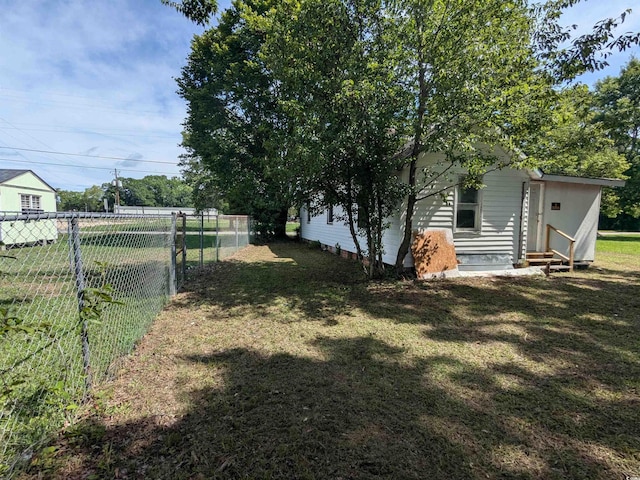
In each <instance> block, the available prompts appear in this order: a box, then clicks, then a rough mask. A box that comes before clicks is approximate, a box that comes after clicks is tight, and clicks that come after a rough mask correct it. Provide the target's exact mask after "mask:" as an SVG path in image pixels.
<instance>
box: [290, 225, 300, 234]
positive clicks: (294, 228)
mask: <svg viewBox="0 0 640 480" xmlns="http://www.w3.org/2000/svg"><path fill="white" fill-rule="evenodd" d="M298 228H300V222H287V233H295V232H296V230H297V229H298Z"/></svg>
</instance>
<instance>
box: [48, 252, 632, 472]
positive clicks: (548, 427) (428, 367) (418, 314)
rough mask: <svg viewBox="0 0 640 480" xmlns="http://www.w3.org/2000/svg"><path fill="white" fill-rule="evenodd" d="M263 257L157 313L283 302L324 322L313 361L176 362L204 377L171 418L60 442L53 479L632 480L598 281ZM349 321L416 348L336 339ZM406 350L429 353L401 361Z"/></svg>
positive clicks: (225, 352)
mask: <svg viewBox="0 0 640 480" xmlns="http://www.w3.org/2000/svg"><path fill="white" fill-rule="evenodd" d="M271 251H272V253H273V256H274V258H273V261H269V262H267V261H262V262H256V263H245V262H240V261H234V262H229V263H225V264H220V265H216V266H214V267H213V268H211V269H210V271H209V272H208V273H207V274H206V275H203V277H202V278H201V279H199V280H198V281H196V282H193V283H191V284H190V285H189V286H188V288H189V289H188V290H187V291H186V292H184V293H183V294H182V295H181V296H180V298H179V299H178V302H177V303H174V305H173V306H172V307H171V308H173V309H177V308H193V306H194V305H202V306H208V307H210V306H213V307H215V308H216V309H217V310H216V311H215V312H214V313H211V314H210V315H209V317H208V318H207V320H208V321H210V322H220V321H224V320H225V317H224V315H221V313H224V312H225V311H227V312H231V313H229V315H230V316H234V315H235V313H233V312H234V311H235V310H236V309H240V310H242V312H239V313H238V315H240V313H243V312H244V313H247V312H248V313H250V314H251V317H250V318H252V319H259V318H260V313H261V312H262V311H263V309H266V308H275V307H277V306H278V305H280V304H281V302H282V301H283V299H285V300H286V302H287V303H286V309H290V310H293V311H295V312H297V314H298V315H297V316H295V317H292V318H293V319H292V320H283V321H298V322H305V321H311V322H318V321H322V322H324V325H323V324H322V323H321V324H320V325H321V326H322V328H321V329H319V330H318V331H319V332H324V333H319V334H318V336H316V337H315V339H313V340H309V341H308V342H306V343H307V345H308V346H309V347H310V348H311V349H312V350H313V351H314V352H316V354H314V355H312V356H297V355H294V354H292V353H277V354H271V355H268V354H266V353H264V352H261V351H259V350H258V349H252V348H248V347H245V348H226V349H222V350H219V351H216V352H214V353H211V354H207V355H199V356H198V355H196V356H194V355H190V356H184V357H183V359H182V360H183V361H186V362H188V363H190V364H193V366H194V368H196V366H198V367H199V368H205V369H206V371H207V372H208V373H207V374H205V376H207V375H210V377H211V378H216V379H218V380H216V381H215V382H213V384H214V386H211V387H202V388H194V389H191V390H190V391H187V393H186V396H187V400H188V403H189V408H188V411H187V413H186V414H185V415H184V416H182V417H180V418H178V419H177V420H175V421H169V420H161V419H159V418H158V417H145V418H143V419H141V420H138V421H134V422H129V423H120V424H115V425H113V426H109V427H108V428H107V429H106V432H105V433H104V434H103V435H100V436H99V438H93V439H92V440H91V441H87V442H84V443H83V442H80V443H79V444H78V445H76V446H74V447H73V448H71V447H66V446H65V448H71V452H73V453H75V454H77V455H78V456H77V457H76V458H77V460H76V461H75V463H74V464H72V465H71V466H69V464H67V465H66V466H65V467H63V469H62V470H60V471H58V472H57V473H56V474H57V475H58V476H59V477H63V476H64V477H67V478H86V476H87V475H88V474H90V473H93V474H95V475H97V476H98V477H103V478H110V477H119V478H203V479H204V478H342V479H349V478H353V479H356V478H358V479H359V478H434V479H441V478H442V479H445V478H447V479H449V478H455V479H458V478H460V479H462V478H474V479H475V478H478V479H479V478H513V479H532V478H540V479H543V478H544V479H566V478H590V479H591V478H602V479H604V478H607V479H608V478H622V477H623V474H628V475H640V471H639V470H640V457H639V456H638V452H639V451H640V443H639V440H638V435H637V425H639V424H640V404H639V402H638V395H637V393H638V378H640V362H639V352H638V343H637V338H638V318H639V315H638V300H637V292H638V285H637V284H634V283H633V282H621V281H620V279H619V278H613V277H609V276H607V275H599V276H593V277H590V276H576V277H564V278H553V279H551V280H548V279H546V278H541V279H537V278H529V279H495V280H486V279H482V280H473V281H470V280H465V281H444V282H434V283H429V284H414V283H411V282H400V283H398V282H389V283H379V284H372V285H371V284H366V283H364V281H363V279H362V277H361V276H360V273H359V271H358V269H357V267H356V266H355V265H353V264H351V263H350V262H345V261H342V260H339V259H337V258H335V257H333V256H331V255H328V254H322V253H320V252H313V251H311V250H308V249H306V248H304V247H295V246H286V247H285V246H282V247H280V246H272V247H271ZM350 311H362V312H364V313H365V314H366V315H367V317H368V318H370V319H374V320H378V321H380V322H381V323H388V322H391V323H393V324H397V326H398V331H399V330H400V329H401V328H403V327H411V328H413V329H414V330H417V335H416V338H415V339H412V340H411V341H412V342H413V343H412V344H411V345H410V346H409V345H408V346H406V347H405V346H404V345H403V343H402V342H396V341H395V340H396V339H395V338H394V342H393V344H392V343H391V341H390V340H387V341H384V340H382V339H380V338H376V335H375V334H374V333H372V334H371V335H370V336H362V335H355V334H354V336H352V337H347V338H344V337H340V338H336V336H335V335H333V334H332V332H333V329H332V327H333V326H335V325H337V324H339V323H341V322H347V321H348V320H346V319H345V315H348V312H350ZM616 315H617V316H616ZM422 347H424V348H425V352H431V353H423V354H421V355H415V350H416V349H419V348H422ZM427 347H428V348H427ZM410 349H413V350H414V353H412V354H409V353H410V352H409V350H410ZM434 351H436V352H437V353H433V352H434ZM150 394H152V392H150ZM63 450H64V449H63Z"/></svg>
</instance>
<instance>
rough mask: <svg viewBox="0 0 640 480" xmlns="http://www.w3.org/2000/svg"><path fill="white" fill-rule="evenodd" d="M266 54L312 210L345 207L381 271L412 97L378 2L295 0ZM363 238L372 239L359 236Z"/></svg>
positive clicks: (371, 267)
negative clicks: (400, 72) (397, 70)
mask: <svg viewBox="0 0 640 480" xmlns="http://www.w3.org/2000/svg"><path fill="white" fill-rule="evenodd" d="M272 26H273V28H272V29H271V35H270V39H269V42H268V44H267V48H265V51H264V58H265V59H266V61H267V64H268V65H269V67H270V68H271V69H272V71H273V74H274V75H275V76H276V77H277V78H278V79H279V80H280V85H279V91H280V98H279V100H280V103H281V105H282V108H283V110H284V111H285V112H286V113H287V115H288V117H289V119H290V125H291V129H290V134H289V138H288V139H287V142H288V143H289V144H291V148H292V149H295V148H296V146H298V147H300V146H302V147H303V148H297V149H296V152H297V153H296V156H297V160H298V162H297V164H296V166H295V168H296V169H297V170H298V171H299V174H300V176H301V177H302V178H304V179H305V183H304V188H303V191H304V194H305V195H306V196H307V197H308V198H309V200H310V201H309V204H308V208H311V209H316V210H317V209H318V208H326V207H329V208H332V207H334V206H340V207H341V208H340V211H341V212H342V214H341V215H337V216H336V218H335V221H339V222H344V223H345V224H346V225H347V226H348V227H349V230H350V232H351V237H352V240H353V242H354V244H355V246H356V250H357V253H358V256H359V257H360V258H367V259H368V262H367V263H366V268H367V273H368V274H369V275H370V276H380V275H382V273H383V271H384V263H383V262H382V254H383V245H382V234H383V232H384V230H385V226H386V222H387V218H388V217H389V215H390V214H391V213H393V212H394V211H395V210H396V207H397V204H398V202H399V200H400V197H401V193H402V188H401V184H400V183H399V181H398V166H399V163H398V162H397V161H394V160H393V158H394V154H395V153H396V152H397V150H398V149H399V147H400V145H401V141H402V138H403V133H404V123H405V121H406V115H405V114H406V109H407V107H406V105H407V103H409V102H410V97H409V96H408V95H407V92H406V89H405V88H404V86H403V85H402V84H401V83H400V81H399V80H400V78H399V77H398V76H397V75H395V72H394V69H395V68H397V67H398V64H397V62H396V61H395V60H394V57H397V56H398V55H397V48H398V45H397V43H396V42H395V37H394V36H393V35H390V33H392V29H393V26H392V25H391V23H390V17H389V16H388V15H386V13H385V11H384V9H383V8H382V2H381V1H380V0H350V1H342V0H307V1H305V2H300V3H298V2H291V3H289V4H287V5H286V8H281V9H280V10H279V12H278V15H276V17H275V19H273V25H272ZM362 237H364V239H365V241H366V244H361V241H360V239H361V238H362Z"/></svg>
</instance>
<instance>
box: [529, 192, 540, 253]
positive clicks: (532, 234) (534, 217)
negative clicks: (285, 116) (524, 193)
mask: <svg viewBox="0 0 640 480" xmlns="http://www.w3.org/2000/svg"><path fill="white" fill-rule="evenodd" d="M541 195H542V185H541V184H539V183H531V184H530V185H529V218H528V219H527V221H528V224H527V252H538V251H540V250H539V248H538V247H540V236H541V235H540V232H541V229H542V208H540V204H541V202H540V199H541Z"/></svg>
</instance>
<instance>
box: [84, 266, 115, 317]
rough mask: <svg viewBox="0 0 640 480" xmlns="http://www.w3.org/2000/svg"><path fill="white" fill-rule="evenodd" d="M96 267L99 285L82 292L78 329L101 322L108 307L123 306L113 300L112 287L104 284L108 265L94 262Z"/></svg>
mask: <svg viewBox="0 0 640 480" xmlns="http://www.w3.org/2000/svg"><path fill="white" fill-rule="evenodd" d="M95 264H96V266H97V267H98V276H99V281H98V283H99V284H100V285H99V286H97V287H88V288H85V289H84V290H82V292H81V295H82V308H81V309H80V322H79V326H80V329H83V328H86V325H87V324H91V323H93V324H96V323H101V322H102V320H101V319H102V314H103V311H104V308H105V307H106V306H108V305H124V303H123V302H121V301H118V300H115V299H114V297H113V286H112V285H111V284H109V283H107V282H106V272H107V268H108V266H109V264H108V263H107V262H99V261H96V262H95Z"/></svg>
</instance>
